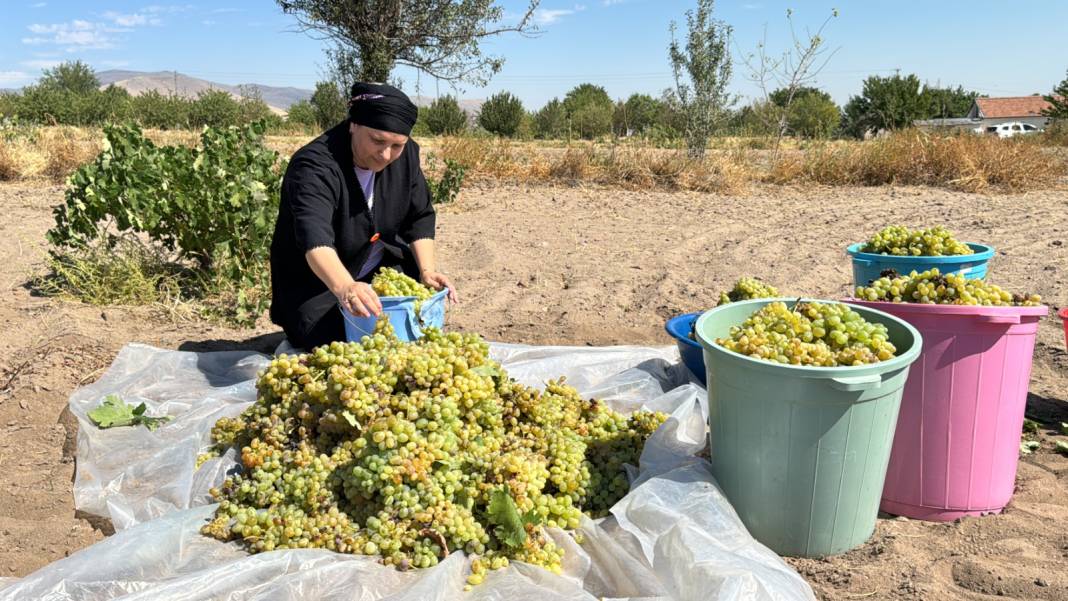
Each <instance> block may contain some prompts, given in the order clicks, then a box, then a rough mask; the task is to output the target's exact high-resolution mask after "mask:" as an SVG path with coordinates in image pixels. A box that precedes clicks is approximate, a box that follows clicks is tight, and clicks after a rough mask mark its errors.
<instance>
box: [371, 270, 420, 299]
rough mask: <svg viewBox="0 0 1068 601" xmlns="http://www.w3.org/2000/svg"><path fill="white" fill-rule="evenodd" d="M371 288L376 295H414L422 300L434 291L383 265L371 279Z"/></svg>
mask: <svg viewBox="0 0 1068 601" xmlns="http://www.w3.org/2000/svg"><path fill="white" fill-rule="evenodd" d="M371 288H372V289H374V291H375V293H376V294H378V296H414V297H415V298H416V299H418V300H420V301H424V300H426V299H428V298H430V297H431V296H434V291H433V290H431V289H430V288H428V287H427V286H424V285H423V284H420V283H419V282H417V281H415V280H414V279H413V278H411V277H409V276H407V275H405V274H404V273H402V272H400V271H397V270H396V269H393V268H392V267H383V268H382V269H380V270H379V271H378V273H377V274H375V277H374V278H372V279H371Z"/></svg>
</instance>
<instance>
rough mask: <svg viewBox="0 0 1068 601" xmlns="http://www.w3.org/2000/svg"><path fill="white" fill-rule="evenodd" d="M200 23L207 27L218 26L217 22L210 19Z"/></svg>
mask: <svg viewBox="0 0 1068 601" xmlns="http://www.w3.org/2000/svg"><path fill="white" fill-rule="evenodd" d="M200 23H201V25H207V26H208V27H211V26H212V25H218V24H219V22H218V21H212V20H211V19H205V20H203V21H201V22H200Z"/></svg>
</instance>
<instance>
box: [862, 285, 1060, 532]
mask: <svg viewBox="0 0 1068 601" xmlns="http://www.w3.org/2000/svg"><path fill="white" fill-rule="evenodd" d="M850 302H854V303H855V304H858V305H864V306H869V307H872V308H875V309H878V310H881V311H885V312H887V313H890V314H891V315H894V316H896V317H900V318H901V319H903V320H905V321H907V322H909V323H910V324H912V325H913V327H915V328H916V329H917V330H919V331H920V334H921V335H922V336H923V351H922V352H921V353H920V357H919V358H918V359H917V360H916V362H915V363H913V364H912V367H911V368H910V369H911V371H910V372H909V377H908V380H907V382H906V384H905V392H904V395H903V396H902V398H901V412H900V414H899V416H898V420H897V431H896V433H895V435H894V445H893V448H892V450H891V452H890V466H889V468H888V469H887V473H886V483H885V485H884V487H883V497H882V503H881V505H880V509H882V510H883V511H885V512H887V513H892V514H895V515H903V516H907V517H910V518H915V519H921V520H933V521H950V520H955V519H957V518H959V517H962V516H966V515H972V516H976V515H982V514H986V513H998V512H1000V511H1001V510H1002V509H1004V508H1005V505H1007V504H1008V502H1009V499H1010V498H1012V491H1013V488H1014V485H1015V481H1016V463H1017V460H1018V459H1019V455H1020V433H1021V429H1022V428H1023V420H1024V405H1025V404H1026V401H1027V386H1028V383H1029V381H1030V378H1031V358H1032V353H1033V351H1034V348H1035V335H1036V333H1037V332H1038V322H1039V320H1040V319H1041V318H1042V317H1043V316H1044V315H1046V314H1047V313H1048V311H1049V310H1048V308H1047V307H972V306H960V305H921V304H901V303H869V302H859V301H850Z"/></svg>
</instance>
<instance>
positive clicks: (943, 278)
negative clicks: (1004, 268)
mask: <svg viewBox="0 0 1068 601" xmlns="http://www.w3.org/2000/svg"><path fill="white" fill-rule="evenodd" d="M856 295H857V298H859V299H861V300H867V301H886V302H892V303H926V304H938V305H986V306H995V307H999V306H1025V307H1034V306H1038V305H1041V304H1042V297H1041V296H1039V295H1037V294H1010V293H1008V292H1006V291H1005V290H1002V289H1001V288H1000V287H999V286H996V285H994V284H990V283H987V282H986V281H984V280H969V279H967V278H965V277H964V276H962V275H958V274H953V273H948V274H946V275H942V274H941V273H939V271H938V269H928V270H927V271H924V272H922V273H917V272H915V271H913V272H912V273H911V274H909V275H898V274H897V273H896V272H894V271H893V270H888V271H885V272H883V274H882V276H881V277H879V278H878V279H876V280H874V281H873V282H872V283H871V285H870V286H858V287H857V290H856Z"/></svg>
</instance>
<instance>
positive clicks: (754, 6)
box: [742, 4, 764, 10]
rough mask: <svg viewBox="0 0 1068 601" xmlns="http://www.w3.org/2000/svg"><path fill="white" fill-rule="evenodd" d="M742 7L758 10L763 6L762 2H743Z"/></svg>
mask: <svg viewBox="0 0 1068 601" xmlns="http://www.w3.org/2000/svg"><path fill="white" fill-rule="evenodd" d="M742 8H744V9H745V10H760V9H762V8H764V6H763V5H762V4H743V5H742Z"/></svg>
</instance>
